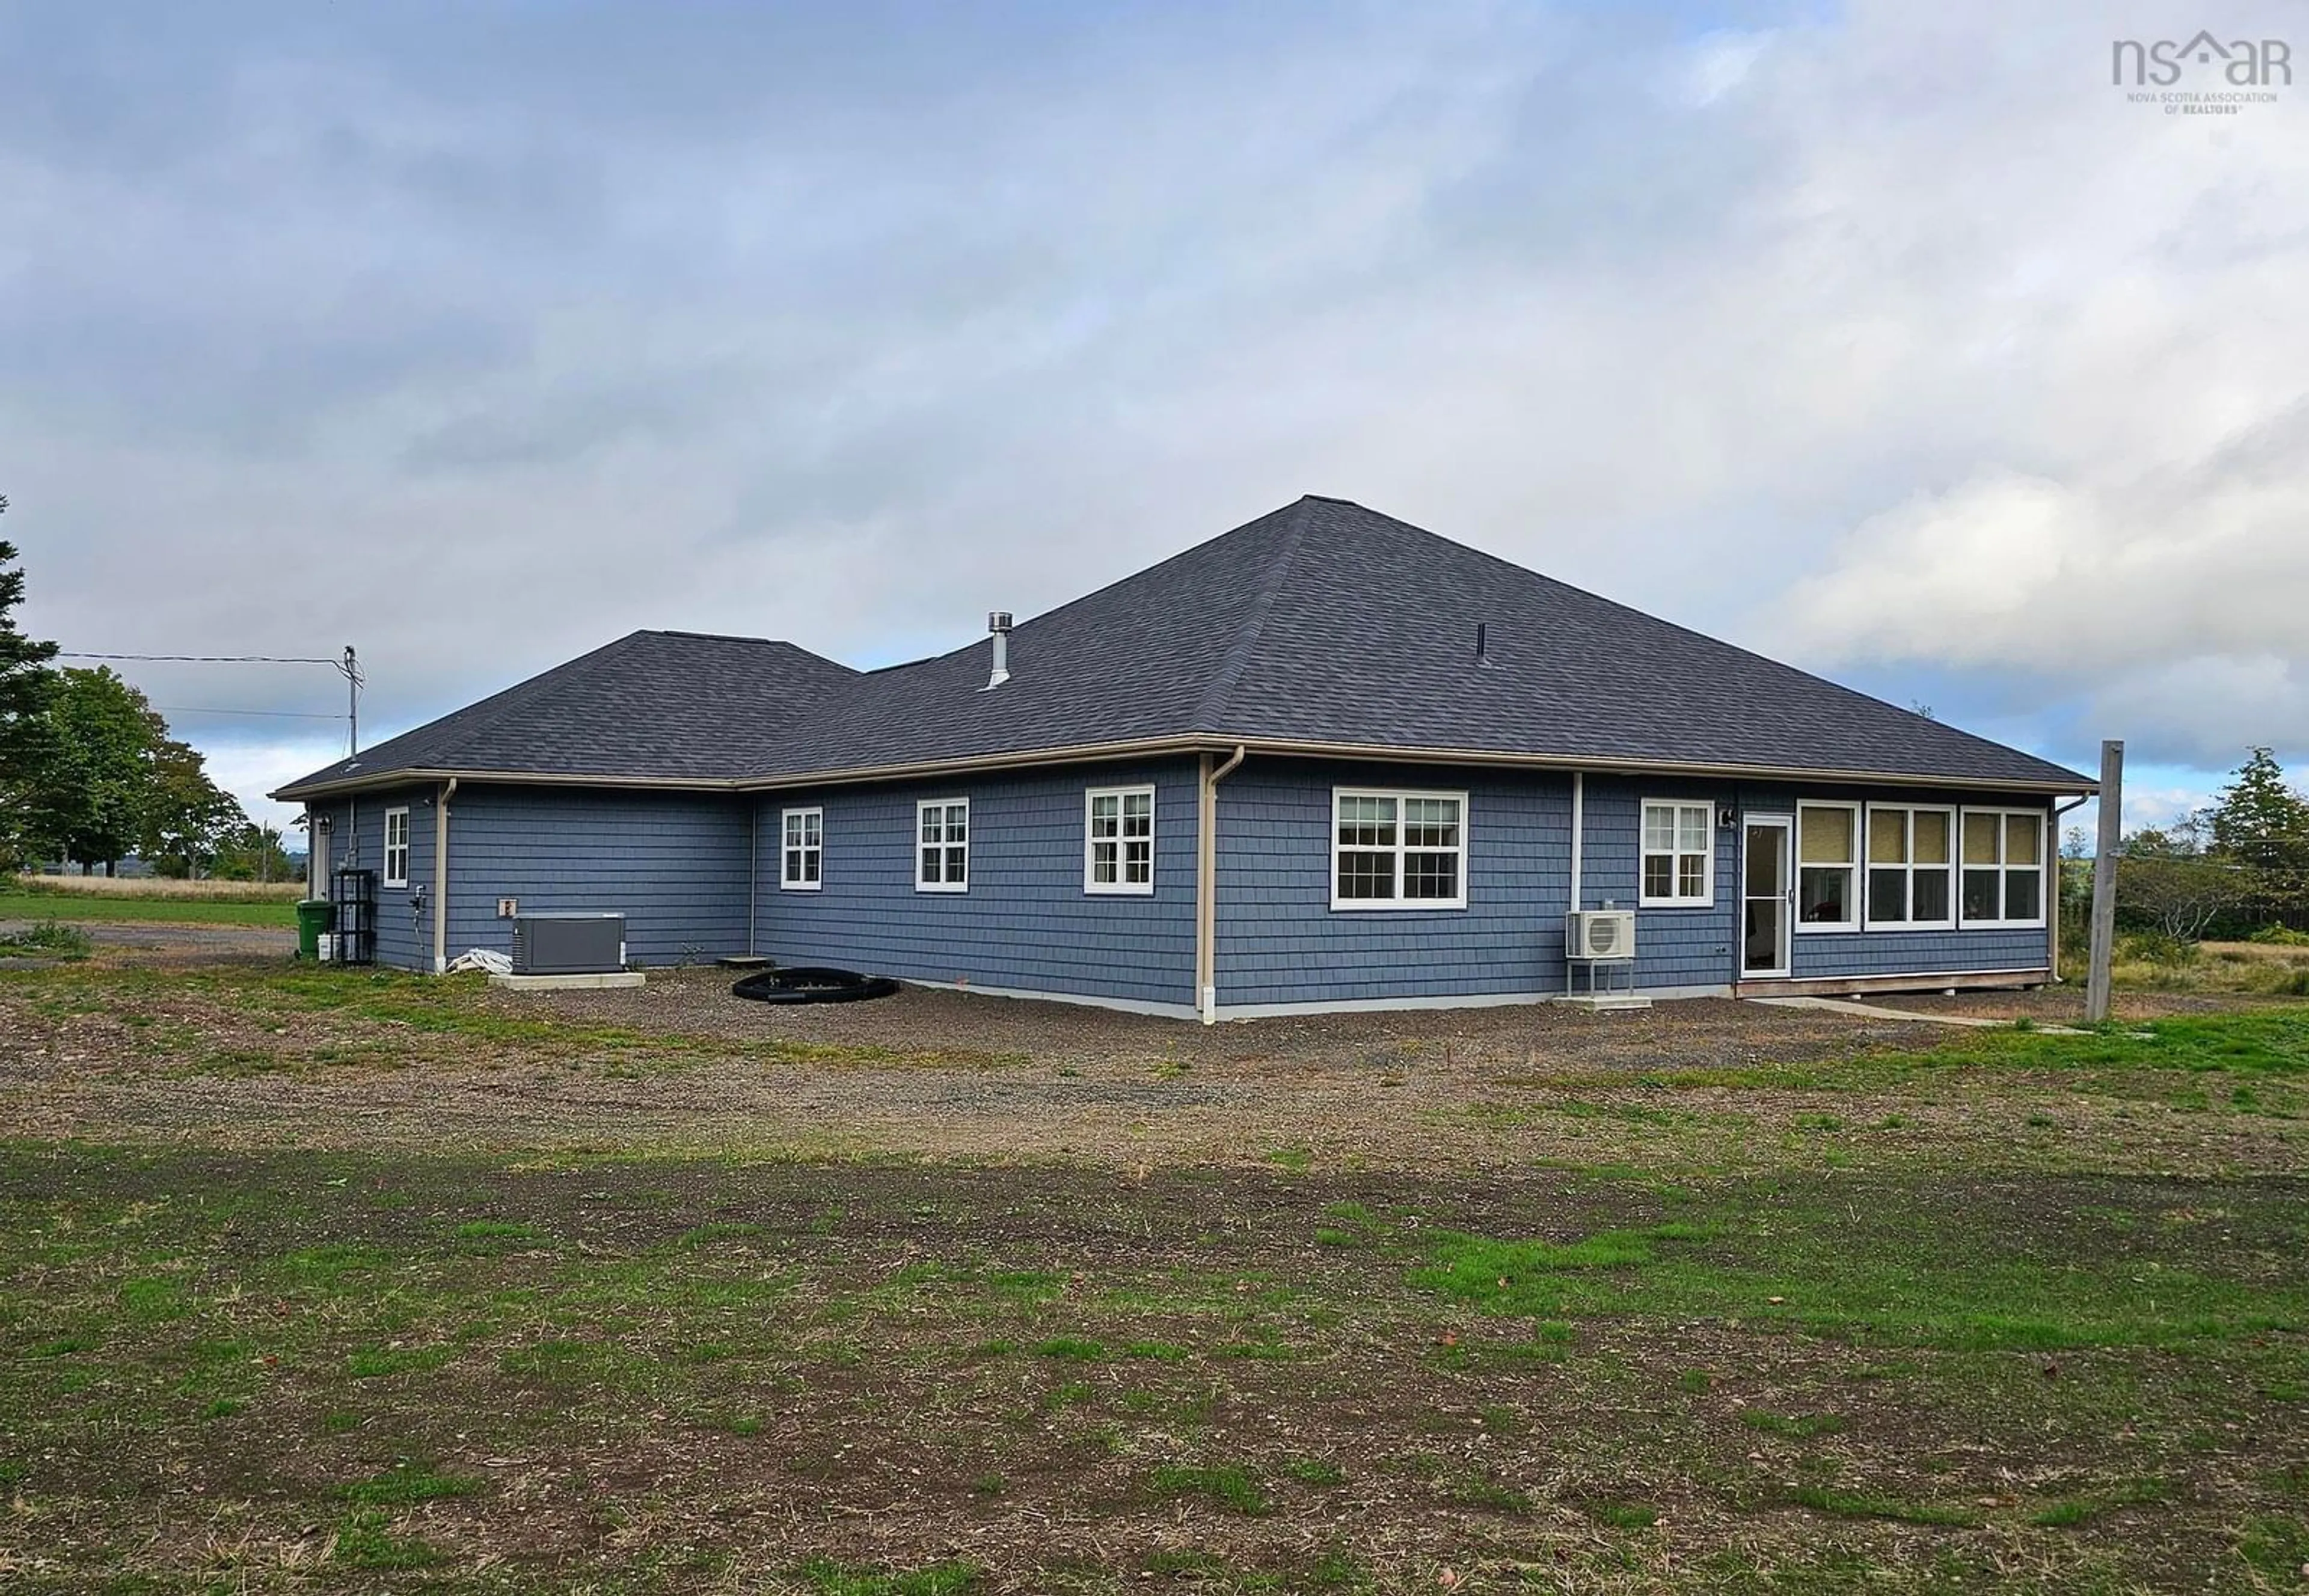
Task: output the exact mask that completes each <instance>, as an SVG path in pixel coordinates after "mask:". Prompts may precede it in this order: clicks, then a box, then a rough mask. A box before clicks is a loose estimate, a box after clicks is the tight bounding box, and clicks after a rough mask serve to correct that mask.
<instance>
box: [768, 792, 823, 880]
mask: <svg viewBox="0 0 2309 1596" xmlns="http://www.w3.org/2000/svg"><path fill="white" fill-rule="evenodd" d="M778 829H779V843H778V886H779V887H780V888H781V889H783V890H785V891H788V892H815V891H817V889H818V888H819V887H821V886H823V885H824V884H825V881H826V811H824V810H822V809H789V810H786V811H783V813H782V814H781V816H780V817H779V821H778Z"/></svg>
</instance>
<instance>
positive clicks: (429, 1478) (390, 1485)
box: [338, 1460, 481, 1507]
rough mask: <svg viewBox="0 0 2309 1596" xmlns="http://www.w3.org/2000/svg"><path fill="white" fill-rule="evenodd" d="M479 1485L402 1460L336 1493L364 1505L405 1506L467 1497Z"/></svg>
mask: <svg viewBox="0 0 2309 1596" xmlns="http://www.w3.org/2000/svg"><path fill="white" fill-rule="evenodd" d="M480 1488H481V1482H480V1480H478V1479H473V1478H472V1477H471V1476H470V1475H464V1474H437V1473H435V1472H434V1471H433V1470H430V1469H428V1468H426V1467H425V1466H424V1465H422V1464H420V1463H413V1462H408V1461H406V1460H404V1461H402V1462H397V1463H395V1464H393V1467H392V1468H390V1469H387V1470H385V1471H384V1472H383V1473H381V1474H377V1475H374V1476H372V1477H371V1478H369V1479H364V1480H360V1481H359V1482H357V1483H355V1484H352V1485H349V1486H346V1487H344V1488H342V1489H341V1490H340V1491H339V1492H338V1494H339V1495H340V1496H343V1497H344V1499H345V1500H346V1501H348V1502H351V1503H355V1504H357V1505H360V1506H363V1507H407V1506H410V1505H412V1504H414V1503H418V1502H438V1501H442V1500H444V1499H445V1498H447V1497H451V1496H471V1495H473V1493H475V1492H476V1491H478V1490H480Z"/></svg>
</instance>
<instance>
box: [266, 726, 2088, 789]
mask: <svg viewBox="0 0 2309 1596" xmlns="http://www.w3.org/2000/svg"><path fill="white" fill-rule="evenodd" d="M1234 749H1242V750H1247V751H1248V752H1250V753H1254V754H1271V755H1281V756H1284V757H1288V758H1293V759H1355V760H1367V761H1371V762H1375V763H1380V764H1397V765H1477V766H1484V767H1497V768H1508V769H1521V770H1561V771H1573V770H1590V771H1594V772H1596V773H1597V774H1599V775H1603V774H1612V775H1628V776H1697V777H1708V778H1720V779H1728V780H1739V781H1778V782H1811V783H1814V784H1817V785H1827V786H1893V787H1947V788H1958V789H1961V790H1964V791H1967V792H1982V793H2042V794H2058V795H2065V794H2076V793H2082V794H2088V795H2089V794H2092V793H2094V792H2096V791H2097V790H2098V787H2099V784H2098V783H2097V782H2096V781H2094V780H2093V779H2092V778H2090V777H2089V776H2079V777H2077V778H2076V779H2075V780H2073V781H2059V782H2054V781H2021V780H2018V779H2014V780H2000V779H1997V778H1994V777H1988V776H1930V775H1919V774H1917V773H1916V772H1913V771H1910V772H1894V771H1881V770H1824V769H1814V768H1809V767H1804V766H1794V765H1787V766H1774V765H1705V764H1688V763H1680V762H1678V761H1675V760H1673V759H1615V760H1613V761H1610V762H1609V763H1599V762H1598V761H1597V760H1596V758H1595V757H1594V756H1593V755H1588V754H1518V753H1500V752H1497V751H1494V750H1483V749H1465V748H1387V747H1378V746H1373V745H1371V744H1369V743H1359V742H1292V741H1284V740H1281V739H1276V738H1263V739H1253V738H1232V737H1212V736H1195V737H1144V738H1137V739H1133V740H1131V741H1129V742H1098V743H1081V744H1077V745H1075V746H1073V747H1067V748H1051V749H1029V750H1021V751H1018V752H1016V753H1000V754H973V755H966V756H964V757H961V758H958V759H929V760H920V761H916V762H913V763H909V764H899V765H853V766H850V767H847V768H839V769H829V770H811V771H802V772H797V773H795V774H793V775H791V776H746V777H737V776H731V777H724V778H719V779H712V778H707V779H700V778H696V777H686V776H616V775H588V776H569V775H562V774H544V773H540V772H536V771H522V770H458V771H452V770H448V769H445V768H437V767H429V766H428V767H422V768H411V769H406V770H383V771H379V772H378V773H376V775H375V776H363V777H359V778H357V779H354V780H350V781H343V782H316V783H313V784H311V785H298V786H290V787H282V788H280V789H279V790H278V791H276V792H273V793H272V794H268V796H270V797H272V798H275V799H280V800H283V801H294V800H297V799H301V798H306V797H317V796H321V795H324V794H338V793H357V792H368V791H370V790H373V789H376V788H381V787H394V786H405V785H409V784H410V783H411V782H421V781H437V780H442V779H445V778H447V777H449V776H463V778H464V779H465V780H467V781H473V782H491V783H501V784H504V785H511V786H566V787H638V788H646V789H650V790H653V791H660V792H686V793H774V792H781V791H785V790H790V789H792V788H796V787H817V786H830V785H840V784H844V783H851V782H869V781H905V780H911V779H913V778H915V777H920V776H950V775H961V774H968V773H970V772H972V771H978V770H1008V769H1016V768H1021V767H1031V766H1038V765H1079V764H1087V763H1090V762H1093V761H1096V760H1103V759H1141V758H1146V757H1150V756H1155V755H1162V754H1191V753H1225V752H1228V751H1230V750H1234Z"/></svg>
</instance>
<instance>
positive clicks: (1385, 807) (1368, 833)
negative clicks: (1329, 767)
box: [1331, 787, 1467, 909]
mask: <svg viewBox="0 0 2309 1596" xmlns="http://www.w3.org/2000/svg"><path fill="white" fill-rule="evenodd" d="M1331 906H1332V907H1333V908H1335V909H1464V908H1466V906H1467V795H1466V794H1465V793H1401V792H1393V793H1391V792H1371V791H1357V790H1354V789H1352V788H1347V787H1341V788H1338V789H1336V791H1334V792H1333V793H1332V794H1331Z"/></svg>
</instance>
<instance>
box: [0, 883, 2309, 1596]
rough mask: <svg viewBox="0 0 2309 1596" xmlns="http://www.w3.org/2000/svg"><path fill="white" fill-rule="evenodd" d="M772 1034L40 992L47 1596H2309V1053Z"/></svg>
mask: <svg viewBox="0 0 2309 1596" xmlns="http://www.w3.org/2000/svg"><path fill="white" fill-rule="evenodd" d="M130 929H132V930H133V932H134V933H136V934H138V935H140V936H144V937H153V936H155V934H156V932H159V933H160V936H159V938H158V940H161V941H166V940H168V939H169V938H170V937H174V936H176V935H177V934H179V933H178V932H177V931H176V928H144V927H137V928H130ZM727 984H728V977H727V976H724V975H722V974H721V973H719V972H703V971H698V972H687V973H682V974H678V975H672V976H662V977H658V978H655V979H653V981H652V983H651V984H650V985H649V986H647V987H645V988H644V989H641V990H640V991H638V992H632V991H627V992H617V993H555V994H546V995H537V994H513V993H502V992H497V991H494V990H492V989H489V988H488V987H486V986H485V985H482V984H480V983H478V982H469V981H455V982H437V981H432V980H428V979H420V978H411V977H405V976H391V975H385V974H377V975H367V974H362V973H359V972H351V971H337V970H313V969H309V968H306V969H298V968H294V967H288V966H286V965H284V964H282V963H281V962H279V961H278V960H262V959H254V958H249V957H248V956H246V955H242V954H238V953H236V952H234V951H232V950H229V949H220V948H216V947H212V946H209V945H207V944H205V943H203V944H201V945H196V946H193V947H190V948H186V949H185V950H183V951H182V952H180V953H179V954H177V955H176V956H170V955H169V953H168V952H167V951H166V950H165V949H162V950H153V949H151V948H126V949H114V948H107V949H104V950H99V954H98V956H97V957H96V958H93V959H91V960H90V961H88V962H87V963H85V964H81V965H68V966H60V967H54V968H50V969H45V970H39V971H13V972H6V973H4V974H0V1127H4V1137H0V1496H13V1505H12V1511H11V1513H10V1514H7V1515H4V1516H0V1585H4V1586H5V1587H6V1588H8V1589H9V1590H10V1591H11V1592H13V1591H15V1590H19V1589H22V1590H26V1591H32V1592H43V1593H44V1596H45V1593H47V1592H80V1591H83V1590H103V1589H111V1590H119V1591H124V1592H125V1591H138V1592H156V1591H157V1592H178V1591H182V1592H193V1591H209V1590H215V1589H227V1590H234V1591H283V1592H306V1591H323V1590H326V1591H340V1590H351V1591H361V1592H368V1591H376V1592H386V1591H412V1590H418V1589H435V1590H442V1591H450V1592H574V1591H592V1592H604V1593H606V1592H670V1593H681V1596H688V1593H689V1592H697V1593H698V1596H732V1593H736V1592H816V1593H818V1596H941V1593H943V1596H952V1593H954V1592H964V1591H974V1592H1037V1593H1039V1592H1101V1593H1110V1592H1122V1591H1148V1590H1160V1591H1173V1590H1175V1591H1180V1592H1212V1593H1217V1596H1230V1593H1234V1592H1245V1593H1247V1592H1281V1591H1310V1592H1317V1591H1327V1592H1414V1591H1417V1592H1427V1591H1438V1590H1441V1591H1446V1592H1454V1591H1457V1592H1477V1591H1480V1592H1501V1591H1509V1590H1532V1589H1552V1590H1561V1591H1579V1592H1650V1591H1669V1590H1674V1591H1685V1590H1722V1591H1731V1592H1757V1593H1759V1596H1761V1593H1764V1592H1830V1591H1844V1590H1865V1591H1868V1592H1879V1593H1882V1592H1890V1593H1894V1596H1905V1593H1907V1592H1925V1591H1934V1592H1946V1591H1955V1590H1979V1591H1997V1592H2003V1591H2014V1590H2019V1591H2042V1592H2080V1593H2082V1592H2094V1593H2097V1596H2106V1593H2109V1592H2132V1591H2149V1590H2167V1589H2175V1590H2177V1589H2189V1590H2192V1591H2199V1590H2209V1591H2231V1590H2234V1591H2237V1592H2264V1591H2270V1590H2278V1589H2285V1588H2290V1587H2292V1586H2293V1585H2295V1584H2296V1583H2298V1582H2299V1581H2300V1580H2301V1579H2302V1578H2303V1577H2304V1575H2303V1574H2302V1568H2303V1566H2304V1565H2305V1564H2309V1440H2305V1438H2309V1423H2305V1422H2304V1415H2305V1413H2309V1406H2305V1404H2309V1340H2305V1338H2309V1272H2305V1266H2304V1264H2303V1262H2302V1260H2303V1258H2304V1256H2305V1250H2309V1219H2305V1218H2304V1215H2305V1214H2309V1184H2305V1182H2304V1179H2303V1171H2304V1169H2305V1167H2309V1165H2305V1160H2304V1158H2303V1156H2302V1155H2303V1151H2304V1146H2305V1142H2304V1136H2305V1127H2309V1087H2305V1080H2309V1006H2305V1005H2300V1004H2295V1005H2293V1006H2292V1007H2290V1008H2277V1009H2271V1008H2266V1007H2263V1008H2253V1007H2248V1006H2244V1005H2241V1004H2238V1003H2236V1002H2221V1003H2195V1002H2192V1003H2188V1004H2175V1005H2171V1006H2170V1007H2171V1008H2172V1009H2174V1010H2177V1011H2178V1015H2177V1018H2175V1019H2170V1020H2168V1021H2166V1022H2163V1024H2162V1025H2161V1026H2160V1027H2159V1028H2156V1029H2153V1030H2143V1029H2140V1028H2139V1027H2140V1024H2142V1023H2146V1022H2148V1021H2149V1015H2148V1014H2146V1013H2145V1012H2141V1011H2138V1010H2136V1011H2135V1012H2134V1014H2133V1016H2132V1019H2133V1020H2134V1021H2135V1024H2134V1025H2132V1026H2131V1027H2128V1028H2119V1029H2118V1030H2115V1031H2113V1032H2110V1033H2108V1034H2106V1035H2099V1036H2092V1037H2051V1036H2045V1035H2041V1034H2030V1033H2028V1032H2019V1031H2011V1030H2001V1031H1995V1032H1983V1031H1977V1030H1970V1029H1963V1028H1947V1027H1940V1026H1933V1025H1929V1024H1918V1023H1908V1022H1873V1021H1856V1020H1855V1019H1850V1018H1847V1017H1845V1016H1841V1015H1836V1014H1832V1013H1824V1012H1820V1011H1803V1010H1786V1009H1775V1008H1764V1007H1759V1006H1756V1005H1746V1004H1734V1003H1729V1002H1696V1003H1682V1004H1676V1005H1673V1006H1669V1005H1663V1006H1662V1007H1661V1008H1658V1009H1656V1010H1654V1011H1649V1012H1648V1013H1644V1014H1638V1015H1600V1016H1599V1015H1588V1014H1583V1013H1579V1012H1577V1011H1565V1010H1558V1009H1521V1008H1518V1009H1493V1010H1477V1011H1459V1012H1423V1013H1409V1014H1401V1015H1359V1016H1348V1017H1335V1018H1329V1019H1319V1020H1295V1021H1261V1022H1257V1023H1254V1024H1250V1025H1241V1026H1223V1027H1217V1028H1202V1027H1197V1026H1191V1025H1181V1024H1177V1023H1173V1022H1166V1021H1158V1020H1152V1019H1140V1018H1136V1017H1131V1016H1123V1015H1115V1014H1110V1013H1106V1012H1104V1011H1096V1010H1085V1009H1078V1008H1070V1007H1063V1006H1059V1005H1051V1004H1037V1003H1030V1002H1012V1001H1007V1000H1001V999H986V998H979V997H971V996H964V995H961V994H956V993H942V992H922V991H910V992H908V993H904V994H903V995H901V996H900V997H898V998H895V999H892V1000H889V1001H887V1002H879V1003H872V1004H863V1005H853V1006H849V1007H842V1008H833V1009H821V1010H806V1011H787V1010H777V1009H769V1008H765V1007H763V1006H760V1005H756V1004H747V1003H743V1002H738V1001H736V1000H734V999H731V998H730V997H729V996H728V995H727ZM1986 1001H1987V1002H2003V1001H2006V1000H2002V999H1993V1000H1986ZM2040 1001H2042V1000H2040ZM1970 1002H1971V1003H1972V1004H1974V1005H1977V1004H1979V1003H1980V1002H1983V1000H1977V999H1976V1000H1971V1001H1970ZM2144 1007H2146V1006H2145V1005H2144ZM2036 1017H2038V1018H2045V1019H2049V1018H2054V1014H2053V1013H2051V1012H2044V1013H2040V1014H2038V1015H2037V1016H2036Z"/></svg>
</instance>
